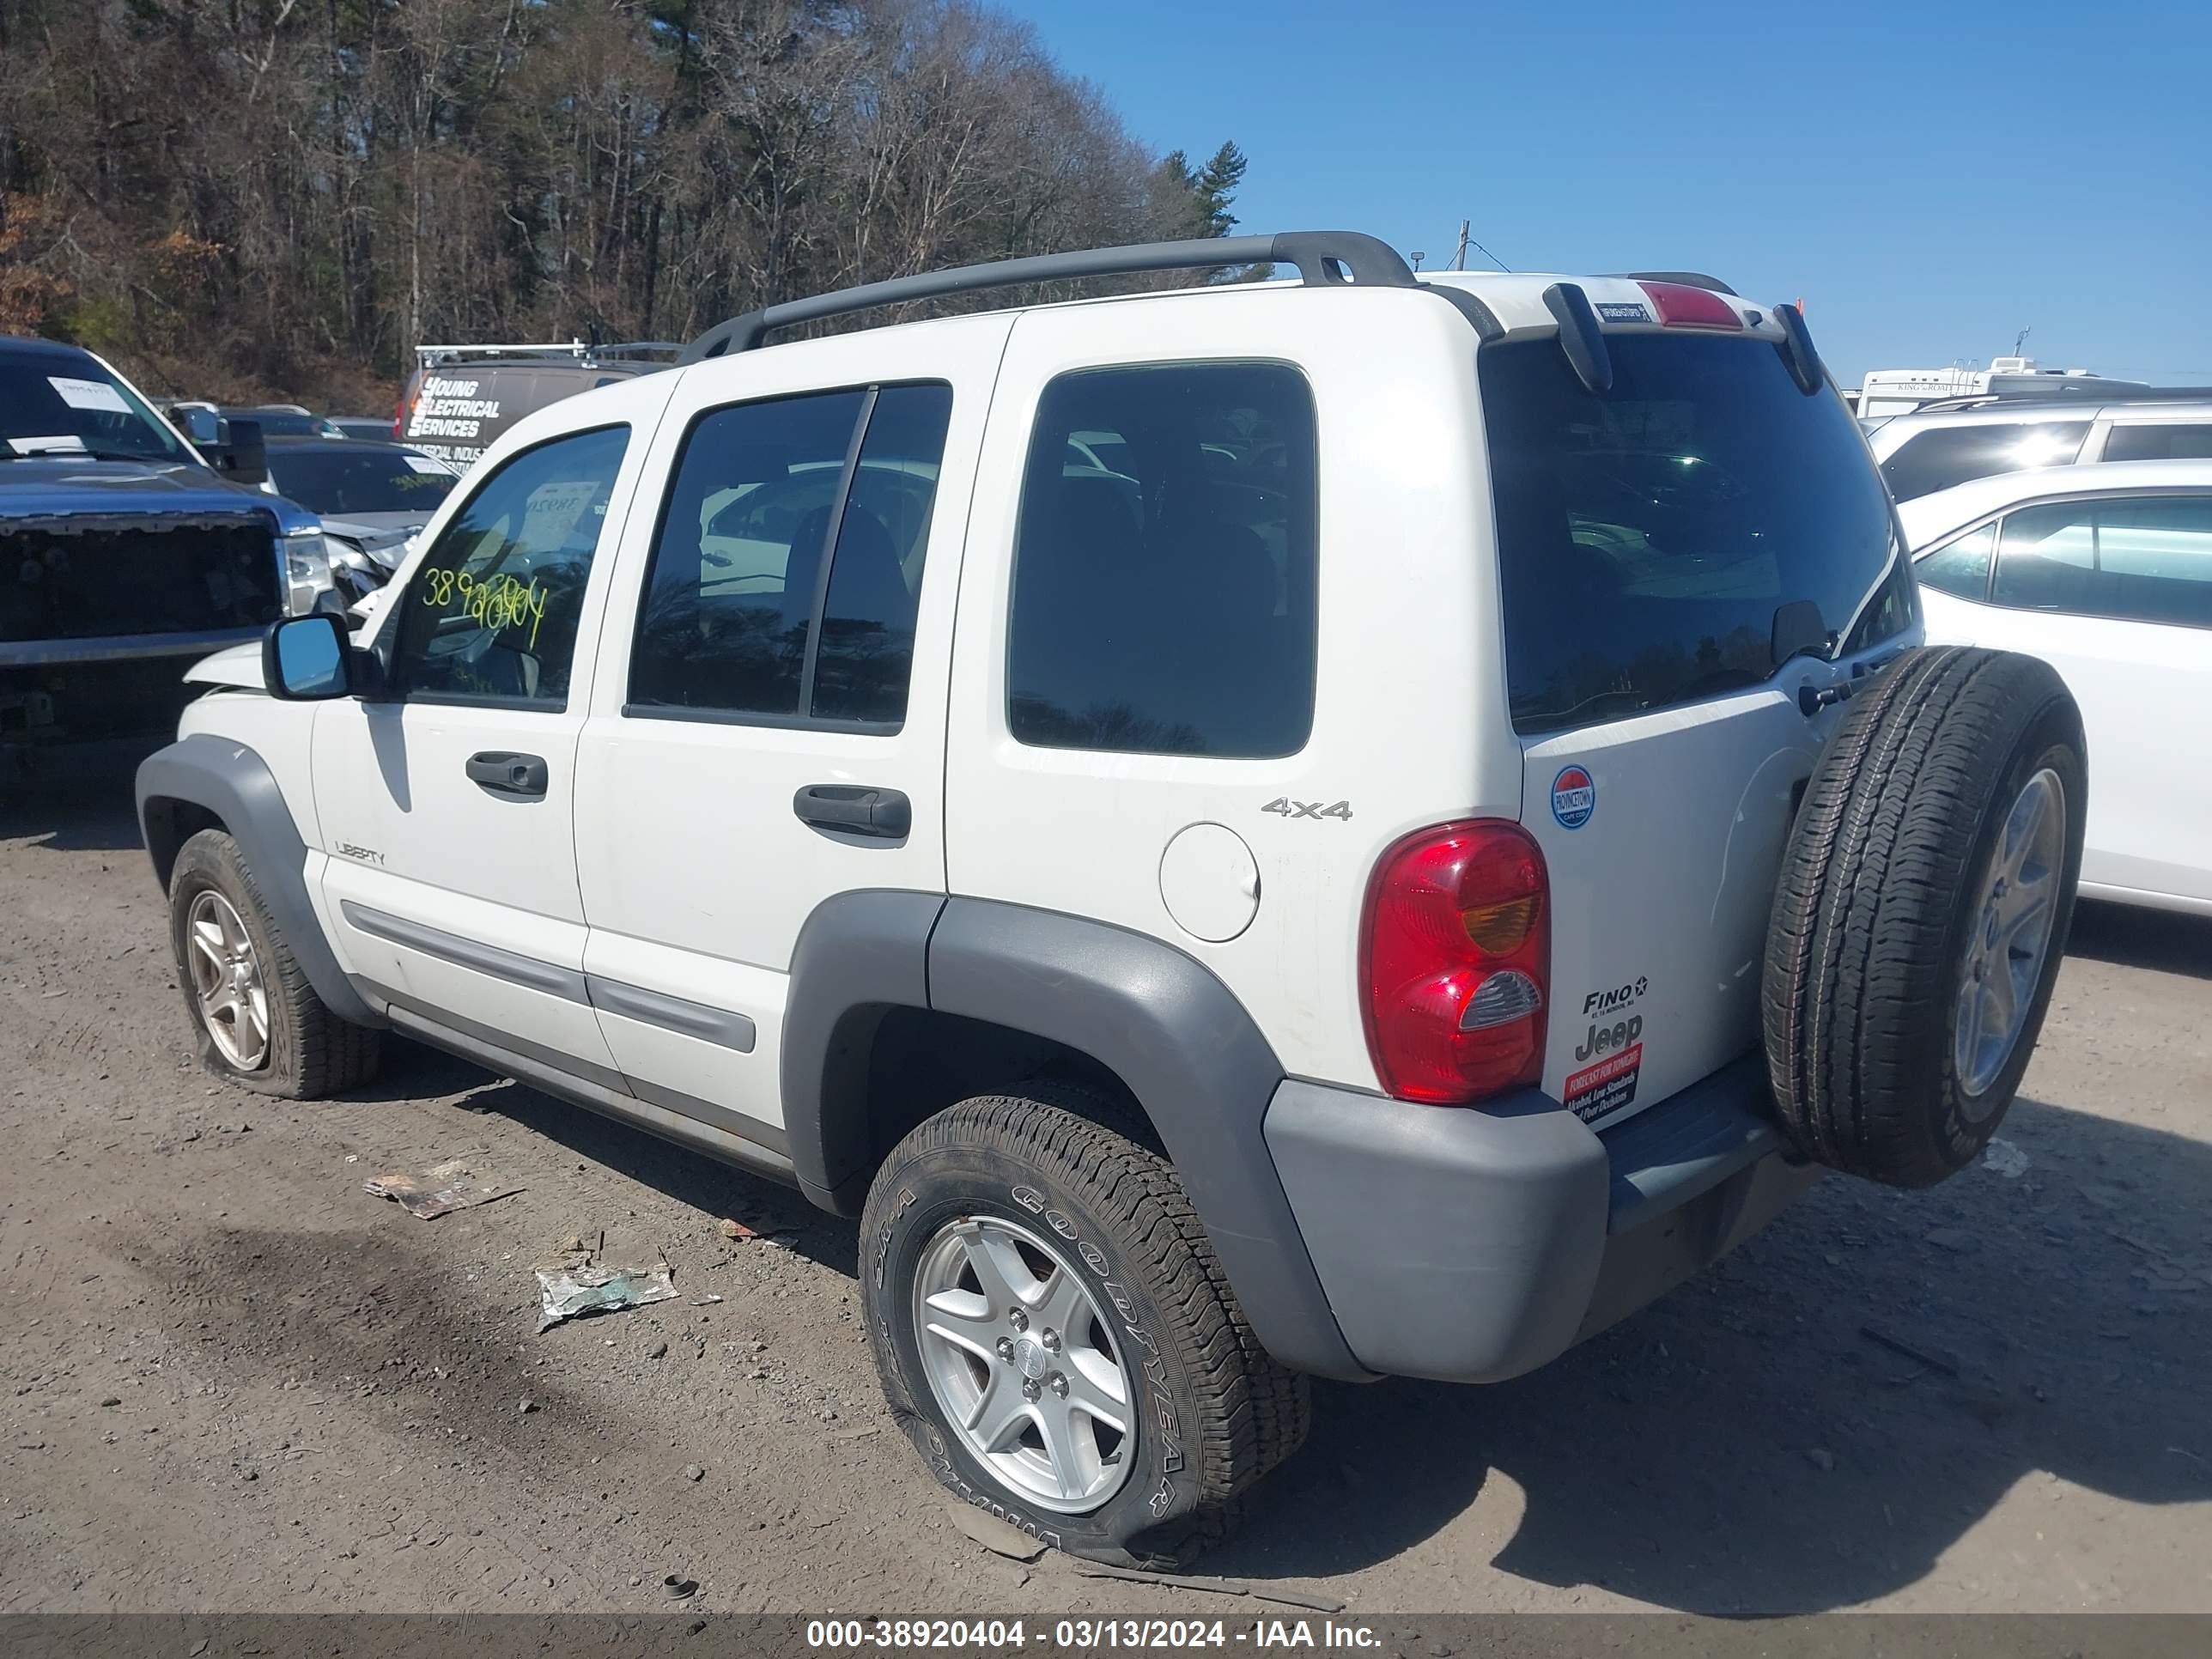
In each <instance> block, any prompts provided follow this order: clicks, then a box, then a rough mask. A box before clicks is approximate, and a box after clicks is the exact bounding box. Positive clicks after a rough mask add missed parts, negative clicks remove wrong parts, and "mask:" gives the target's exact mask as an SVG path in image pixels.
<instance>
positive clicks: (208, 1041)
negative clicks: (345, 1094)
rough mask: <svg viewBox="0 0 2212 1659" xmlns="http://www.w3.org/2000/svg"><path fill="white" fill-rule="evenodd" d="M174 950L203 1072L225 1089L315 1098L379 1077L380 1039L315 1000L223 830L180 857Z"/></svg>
mask: <svg viewBox="0 0 2212 1659" xmlns="http://www.w3.org/2000/svg"><path fill="white" fill-rule="evenodd" d="M169 942H170V945H171V946H172V947H173V949H174V951H175V952H176V958H177V980H178V983H179V986H180V987H182V989H183V991H184V994H185V1011H186V1012H187V1013H188V1014H189V1015H190V1017H191V1022H192V1035H193V1037H194V1039H195V1046H196V1048H197V1052H198V1054H199V1059H200V1064H201V1065H202V1066H205V1067H206V1068H207V1069H208V1070H209V1071H210V1072H212V1073H214V1074H215V1075H216V1076H217V1077H219V1078H221V1079H223V1080H224V1081H225V1082H226V1083H235V1084H237V1085H240V1087H242V1088H246V1089H252V1090H255V1091H258V1092H259V1093H261V1094H264V1095H279V1096H282V1097H284V1098H286V1099H289V1100H316V1099H319V1098H321V1097H324V1096H326V1095H334V1094H337V1093H339V1092H340V1091H343V1090H346V1089H349V1088H352V1087H353V1086H354V1085H356V1084H360V1083H365V1082H367V1081H368V1079H370V1078H372V1077H374V1076H375V1075H376V1066H377V1056H378V1034H377V1033H376V1032H374V1031H372V1030H366V1029H364V1028H363V1027H362V1026H359V1025H354V1024H349V1023H348V1022H346V1021H345V1020H343V1019H340V1018H338V1017H337V1015H336V1014H334V1013H332V1012H331V1011H330V1009H329V1008H327V1007H326V1006H324V1003H323V1000H322V999H321V998H320V997H319V996H317V995H316V994H315V990H314V987H313V986H312V985H310V984H308V983H307V975H306V974H304V973H302V972H301V969H300V964H299V963H297V962H295V960H294V959H293V957H292V952H291V950H290V948H289V946H288V945H286V944H285V942H284V937H283V934H282V933H278V932H277V930H276V919H275V918H274V917H272V916H271V915H270V914H269V907H268V906H267V905H265V904H264V903H263V902H261V892H260V889H259V888H258V887H257V886H256V885H255V884H254V880H253V872H252V869H251V868H250V867H249V866H247V864H246V857H245V854H243V852H241V851H240V848H239V845H238V843H237V842H235V841H234V840H233V839H232V838H231V837H230V836H228V835H227V834H225V833H224V832H223V831H222V830H221V829H203V830H201V831H200V832H199V833H198V834H197V835H196V836H193V837H192V838H191V840H189V841H187V842H185V844H184V846H183V847H182V848H179V849H178V853H177V862H176V866H175V868H174V869H173V870H172V871H171V872H170V874H169Z"/></svg>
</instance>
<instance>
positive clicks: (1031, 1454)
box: [914, 1215, 1137, 1515]
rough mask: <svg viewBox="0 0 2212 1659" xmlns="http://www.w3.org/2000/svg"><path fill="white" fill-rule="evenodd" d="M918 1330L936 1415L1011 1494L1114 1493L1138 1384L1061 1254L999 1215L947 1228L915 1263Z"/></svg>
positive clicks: (1121, 1476) (1040, 1500)
mask: <svg viewBox="0 0 2212 1659" xmlns="http://www.w3.org/2000/svg"><path fill="white" fill-rule="evenodd" d="M1039 1261H1042V1262H1043V1263H1044V1264H1047V1265H1048V1267H1049V1271H1048V1272H1047V1273H1042V1274H1040V1273H1038V1272H1037V1264H1038V1263H1039ZM914 1334H915V1347H916V1348H917V1350H918V1351H919V1352H920V1353H921V1368H922V1374H923V1375H924V1376H926V1377H927V1379H928V1383H929V1388H930V1392H931V1393H932V1394H933V1395H935V1397H936V1401H937V1406H938V1409H939V1412H940V1413H943V1415H944V1418H945V1422H946V1424H947V1425H949V1426H950V1427H951V1430H952V1432H953V1433H954V1434H955V1435H956V1436H957V1437H959V1439H960V1441H961V1443H962V1444H963V1446H964V1447H965V1448H966V1449H967V1451H968V1453H969V1455H970V1456H971V1457H973V1458H974V1459H975V1462H977V1463H979V1464H981V1466H982V1467H983V1468H985V1469H987V1470H988V1471H989V1472H990V1473H991V1474H993V1475H994V1477H995V1478H996V1479H997V1480H998V1481H999V1483H1000V1485H1002V1486H1005V1487H1006V1490H1007V1491H1009V1492H1013V1493H1015V1494H1016V1495H1017V1496H1018V1497H1019V1498H1022V1499H1023V1500H1024V1501H1025V1502H1028V1503H1031V1504H1036V1505H1037V1506H1038V1507H1039V1508H1041V1509H1046V1510H1054V1511H1055V1512H1057V1513H1060V1514H1062V1515H1078V1514H1085V1513H1088V1512H1089V1511H1091V1510H1095V1509H1097V1508H1098V1506H1099V1505H1100V1504H1103V1503H1105V1502H1106V1501H1107V1499H1109V1498H1111V1497H1113V1496H1114V1494H1115V1492H1119V1491H1120V1490H1121V1485H1122V1483H1123V1482H1124V1481H1125V1480H1127V1479H1128V1475H1129V1470H1130V1468H1131V1467H1132V1466H1133V1463H1134V1462H1135V1452H1136V1449H1137V1433H1136V1413H1135V1408H1134V1406H1133V1401H1134V1399H1135V1389H1133V1386H1132V1382H1131V1378H1130V1376H1129V1372H1128V1369H1127V1365H1126V1364H1124V1363H1123V1360H1122V1358H1121V1346H1120V1344H1119V1343H1117V1342H1116V1341H1115V1338H1114V1327H1113V1325H1112V1324H1111V1323H1110V1322H1109V1318H1108V1316H1107V1313H1106V1310H1104V1309H1103V1308H1102V1307H1101V1306H1100V1305H1099V1304H1098V1301H1097V1297H1094V1296H1093V1295H1092V1294H1091V1289H1090V1287H1089V1285H1086V1284H1085V1283H1084V1280H1083V1276H1082V1273H1081V1271H1080V1269H1079V1268H1078V1267H1076V1265H1075V1264H1074V1263H1073V1261H1069V1260H1068V1259H1067V1257H1066V1255H1064V1254H1062V1252H1060V1250H1059V1249H1055V1248H1054V1246H1053V1245H1052V1244H1050V1243H1047V1242H1046V1241H1045V1240H1044V1239H1043V1238H1042V1237H1040V1236H1039V1235H1037V1234H1036V1233H1033V1232H1031V1231H1030V1230H1029V1229H1028V1228H1026V1227H1024V1226H1021V1225H1018V1224H1017V1223H1015V1222H1012V1221H1010V1220H1006V1219H1005V1218H1001V1217H999V1216H993V1215H974V1216H962V1217H959V1218H957V1219H955V1220H952V1221H950V1222H947V1223H946V1224H945V1225H944V1226H942V1227H940V1228H939V1229H938V1231H937V1232H936V1234H935V1236H934V1237H932V1238H931V1239H930V1241H929V1242H928V1243H927V1244H926V1245H924V1246H923V1247H922V1250H921V1256H920V1258H919V1260H918V1261H917V1262H916V1264H915V1275H914Z"/></svg>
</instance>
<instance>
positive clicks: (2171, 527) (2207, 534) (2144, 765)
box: [1898, 461, 2212, 915]
mask: <svg viewBox="0 0 2212 1659" xmlns="http://www.w3.org/2000/svg"><path fill="white" fill-rule="evenodd" d="M1898 517H1899V520H1901V521H1902V522H1903V524H1904V526H1905V540H1906V543H1907V544H1908V545H1910V546H1911V549H1912V555H1913V560H1914V563H1915V567H1916V568H1917V573H1918V575H1919V578H1920V587H1921V596H1922V599H1923V604H1924V605H1925V606H1926V609H1927V614H1928V638H1929V641H1930V642H1931V643H1936V644H1957V645H1985V646H1993V647H1997V648H1999V649H2001V650H2006V651H2024V652H2027V653H2028V654H2030V655H2031V656H2037V657H2041V658H2042V659H2045V661H2046V662H2048V663H2050V664H2051V665H2052V666H2054V667H2055V668H2057V670H2058V671H2059V673H2060V674H2061V675H2063V677H2064V678H2065V680H2066V684H2067V685H2068V686H2069V688H2070V689H2071V690H2072V691H2073V693H2074V696H2075V701H2076V702H2079V703H2080V704H2081V718H2082V720H2083V722H2084V724H2085V725H2086V726H2087V732H2088V739H2089V778H2090V788H2089V831H2088V840H2087V848H2086V850H2085V851H2084V853H2083V854H2082V858H2081V891H2082V893H2083V894H2084V895H2085V896H2087V897H2090V898H2100V899H2113V900H2118V901H2119V902H2123V903H2129V904H2149V905H2155V906H2158V907H2159V908H2162V909H2169V910H2186V911H2193V912H2195V913H2197V914H2198V915H2212V461H2123V462H2112V463H2106V464H2103V465H2090V466H2053V467H2045V468H2041V469H2039V470H2038V471H2031V472H2007V473H2002V474H2000V475H1998V476H1997V477H1989V478H1976V479H1974V480H1972V482H1970V483H1963V484H1960V485H1958V486H1956V487H1955V488H1954V489H1943V490H1938V491H1937V492H1936V493H1935V494H1934V495H1923V496H1921V497H1919V498H1918V499H1917V500H1915V501H1907V502H1905V503H1904V504H1903V505H1902V506H1900V507H1899V508H1898Z"/></svg>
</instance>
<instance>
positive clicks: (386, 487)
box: [269, 439, 460, 519]
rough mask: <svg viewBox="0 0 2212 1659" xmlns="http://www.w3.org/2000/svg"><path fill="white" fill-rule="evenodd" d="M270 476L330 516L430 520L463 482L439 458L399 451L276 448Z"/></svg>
mask: <svg viewBox="0 0 2212 1659" xmlns="http://www.w3.org/2000/svg"><path fill="white" fill-rule="evenodd" d="M349 442H359V440H358V439H352V440H349ZM269 478H270V483H274V484H275V485H276V489H277V493H278V494H279V495H285V496H289V498H290V499H291V500H293V501H297V502H299V504H300V505H301V506H302V507H307V508H309V509H310V510H312V511H313V512H316V513H321V514H322V515H323V516H324V517H325V518H326V519H343V518H345V517H347V516H348V515H349V514H351V513H421V514H422V516H423V517H424V518H426V519H427V518H428V517H429V516H430V513H431V512H432V510H433V509H434V508H435V507H437V505H438V503H439V502H440V501H444V500H445V499H446V495H447V491H449V490H451V489H453V486H454V485H455V484H457V483H459V482H460V478H459V475H457V474H455V473H453V472H449V471H447V470H446V468H445V467H444V466H443V465H441V464H440V463H439V462H436V461H434V460H431V459H428V458H427V457H425V456H422V455H410V454H408V453H406V452H405V451H404V450H398V449H366V450H363V451H362V452H361V453H347V452H344V451H341V450H338V449H337V448H331V449H315V450H303V451H301V452H299V453H294V454H287V453H284V452H283V451H282V450H279V449H276V448H274V447H272V448H271V449H270V452H269Z"/></svg>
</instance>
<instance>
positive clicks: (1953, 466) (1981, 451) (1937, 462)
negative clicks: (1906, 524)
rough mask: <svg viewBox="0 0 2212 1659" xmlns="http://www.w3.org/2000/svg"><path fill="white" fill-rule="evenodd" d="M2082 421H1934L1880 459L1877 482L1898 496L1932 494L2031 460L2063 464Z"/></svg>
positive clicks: (2083, 432) (2076, 446)
mask: <svg viewBox="0 0 2212 1659" xmlns="http://www.w3.org/2000/svg"><path fill="white" fill-rule="evenodd" d="M2088 431H2089V423H2088V422H2087V421H2007V422H1982V423H1980V424H1978V425H1974V426H1939V427H1937V428H1935V429H1934V430H1932V431H1929V432H1923V433H1921V434H1919V435H1917V436H1916V437H1911V438H1907V439H1906V440H1905V441H1904V442H1903V443H1901V444H1899V446H1898V447H1897V450H1896V452H1895V453H1893V454H1892V455H1891V456H1890V458H1889V459H1887V460H1886V461H1884V462H1883V463H1882V464H1881V477H1882V482H1883V483H1887V485H1888V486H1889V493H1890V494H1891V495H1893V496H1895V497H1896V498H1897V499H1898V500H1899V501H1911V500H1913V499H1915V498H1916V497H1917V496H1921V495H1934V494H1935V493H1936V491H1937V490H1939V489H1949V488H1950V487H1951V486H1952V485H1953V484H1961V483H1966V480H1967V479H1969V478H1991V477H1996V475H1997V474H1998V473H2000V472H2019V471H2024V470H2025V469H2027V468H2028V467H2031V466H2064V465H2067V464H2068V463H2069V462H2070V461H2071V460H2073V459H2074V458H2075V456H2076V455H2078V454H2080V453H2081V440H2082V439H2083V438H2084V437H2085V436H2087V434H2088Z"/></svg>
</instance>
